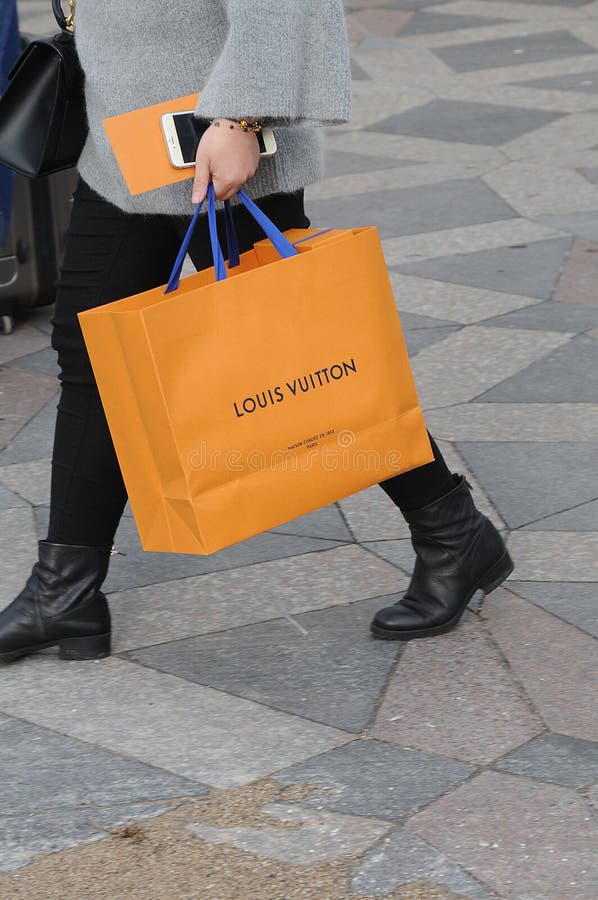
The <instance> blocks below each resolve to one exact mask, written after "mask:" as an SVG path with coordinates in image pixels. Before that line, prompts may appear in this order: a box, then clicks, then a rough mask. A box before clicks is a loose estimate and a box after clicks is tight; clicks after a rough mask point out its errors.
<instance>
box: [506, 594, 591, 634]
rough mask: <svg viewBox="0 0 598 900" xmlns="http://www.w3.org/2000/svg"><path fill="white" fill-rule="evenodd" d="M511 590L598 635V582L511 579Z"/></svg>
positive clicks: (572, 623) (547, 610) (589, 632)
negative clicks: (597, 590)
mask: <svg viewBox="0 0 598 900" xmlns="http://www.w3.org/2000/svg"><path fill="white" fill-rule="evenodd" d="M509 589H510V590H512V591H514V592H515V593H516V594H519V595H520V596H521V597H525V599H526V600H531V601H532V603H534V604H535V605H536V606H541V607H542V609H545V610H546V612H550V613H552V614H553V615H555V616H558V617H559V618H560V619H563V620H564V621H565V622H569V623H570V624H571V625H576V626H577V627H578V628H580V629H581V630H582V631H586V632H587V633H588V634H592V635H594V637H596V638H598V594H597V592H596V585H595V584H584V583H582V582H577V581H551V582H550V581H509Z"/></svg>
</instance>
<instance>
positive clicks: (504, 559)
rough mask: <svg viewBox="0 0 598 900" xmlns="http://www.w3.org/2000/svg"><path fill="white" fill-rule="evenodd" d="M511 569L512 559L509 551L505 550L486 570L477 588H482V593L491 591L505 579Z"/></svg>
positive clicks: (512, 567)
mask: <svg viewBox="0 0 598 900" xmlns="http://www.w3.org/2000/svg"><path fill="white" fill-rule="evenodd" d="M513 569H514V565H513V560H512V559H511V557H510V555H509V551H508V550H505V552H504V553H503V555H502V556H501V558H500V559H499V560H498V562H496V563H494V565H493V566H492V568H491V569H489V571H488V572H486V574H485V575H484V578H483V579H482V581H481V582H480V584H479V585H478V588H479V589H480V590H482V591H483V592H484V594H490V593H492V591H494V590H495V589H496V588H497V587H499V586H500V585H501V584H502V583H503V581H506V580H507V578H508V577H509V575H510V574H511V572H512V571H513Z"/></svg>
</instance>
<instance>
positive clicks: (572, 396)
mask: <svg viewBox="0 0 598 900" xmlns="http://www.w3.org/2000/svg"><path fill="white" fill-rule="evenodd" d="M596 363H598V344H597V343H596V341H595V340H593V338H591V337H588V336H587V335H584V334H580V335H578V336H577V337H575V338H572V339H571V340H570V341H568V342H567V343H565V344H564V345H563V346H561V347H556V348H555V349H554V350H553V351H552V352H550V353H546V354H545V355H544V358H540V359H536V360H532V359H531V358H530V360H529V365H528V366H527V367H526V368H524V369H522V370H521V371H520V372H518V373H517V374H515V375H512V376H510V377H509V378H505V379H504V381H503V382H502V383H501V384H497V385H495V386H494V387H492V388H490V389H489V390H488V391H486V393H485V394H484V395H483V397H481V398H480V399H481V400H483V402H485V403H492V402H497V401H498V402H499V403H504V402H507V403H509V402H524V403H525V402H528V403H559V402H560V403H594V402H595V401H596V397H598V368H596Z"/></svg>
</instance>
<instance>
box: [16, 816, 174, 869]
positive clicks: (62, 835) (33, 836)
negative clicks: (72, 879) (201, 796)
mask: <svg viewBox="0 0 598 900" xmlns="http://www.w3.org/2000/svg"><path fill="white" fill-rule="evenodd" d="M171 807H172V803H168V802H154V803H135V804H132V803H129V804H118V805H111V806H102V807H94V806H88V807H86V808H84V809H67V810H61V811H59V812H46V813H40V814H35V815H28V816H23V817H19V818H12V817H11V818H4V817H3V816H0V872H11V871H13V870H14V869H19V868H21V867H23V866H26V865H28V864H29V863H30V862H33V860H34V859H35V858H36V856H37V855H38V854H48V853H57V852H58V851H60V850H68V849H70V848H73V847H80V846H82V845H85V844H89V843H91V842H93V841H101V840H103V839H104V838H106V837H108V834H109V833H110V831H111V830H112V829H114V828H118V827H119V826H123V825H128V824H130V823H132V822H138V821H139V820H142V819H146V818H149V817H153V816H160V815H163V814H164V813H165V812H167V811H168V810H169V809H170V808H171Z"/></svg>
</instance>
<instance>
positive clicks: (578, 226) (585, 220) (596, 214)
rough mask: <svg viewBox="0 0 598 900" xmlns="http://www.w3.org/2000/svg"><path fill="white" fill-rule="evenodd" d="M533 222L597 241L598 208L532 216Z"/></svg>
mask: <svg viewBox="0 0 598 900" xmlns="http://www.w3.org/2000/svg"><path fill="white" fill-rule="evenodd" d="M533 220H534V222H539V223H540V224H541V225H548V226H549V227H551V228H556V229H557V231H566V232H568V233H569V234H574V235H577V236H579V237H584V238H587V239H588V240H590V241H598V210H592V211H591V212H587V211H584V212H576V213H563V214H560V215H556V214H554V213H553V214H546V215H542V216H534V217H533Z"/></svg>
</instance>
